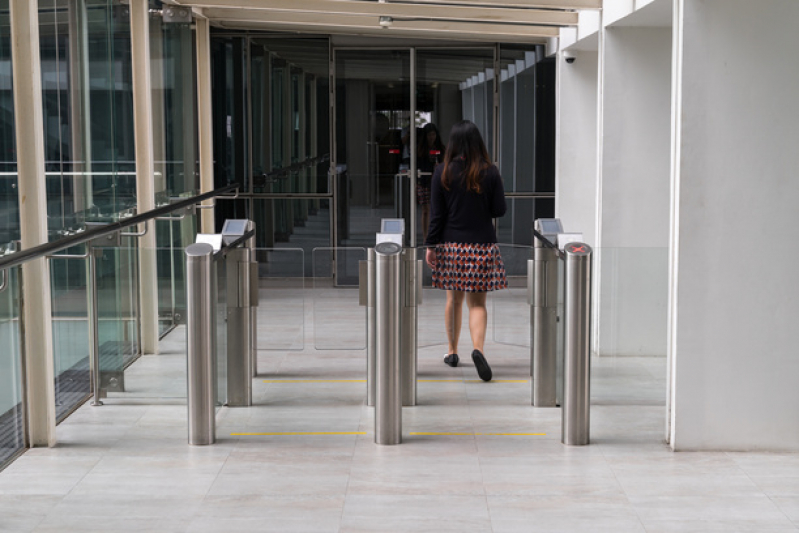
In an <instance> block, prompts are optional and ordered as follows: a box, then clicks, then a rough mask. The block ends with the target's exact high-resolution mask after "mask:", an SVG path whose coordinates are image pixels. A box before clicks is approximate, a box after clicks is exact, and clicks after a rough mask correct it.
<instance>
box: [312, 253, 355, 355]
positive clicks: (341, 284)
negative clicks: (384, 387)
mask: <svg viewBox="0 0 799 533" xmlns="http://www.w3.org/2000/svg"><path fill="white" fill-rule="evenodd" d="M365 260H366V248H315V249H314V250H313V290H312V298H313V329H314V346H315V347H316V349H317V350H365V349H366V307H364V306H361V305H359V291H358V269H359V262H360V261H365ZM334 265H335V272H334Z"/></svg>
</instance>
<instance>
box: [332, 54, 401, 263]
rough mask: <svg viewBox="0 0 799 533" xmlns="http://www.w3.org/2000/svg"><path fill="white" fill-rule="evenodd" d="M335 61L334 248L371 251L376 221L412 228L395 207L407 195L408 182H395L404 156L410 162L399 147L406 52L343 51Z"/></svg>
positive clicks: (378, 226) (377, 226)
mask: <svg viewBox="0 0 799 533" xmlns="http://www.w3.org/2000/svg"><path fill="white" fill-rule="evenodd" d="M335 57H336V98H337V102H336V149H337V154H336V163H337V172H338V175H337V178H336V187H337V188H338V190H337V195H338V200H339V201H338V209H339V211H338V213H337V215H338V227H337V228H336V230H337V234H338V242H337V243H336V244H339V245H342V246H345V247H347V246H372V245H374V242H375V233H376V232H378V231H380V219H381V218H404V219H405V220H406V223H405V227H406V228H410V227H411V225H410V223H409V218H408V217H409V214H410V206H409V204H408V203H407V201H406V202H405V203H404V204H403V203H400V198H410V197H411V191H410V190H409V187H408V181H407V179H405V180H402V181H398V178H397V174H398V173H399V171H400V165H401V164H402V162H403V155H404V154H403V152H405V153H407V154H408V155H407V157H408V161H409V160H410V159H409V158H410V151H409V150H405V149H404V148H406V147H405V146H403V138H405V139H408V138H409V137H408V136H409V130H408V128H409V127H410V122H411V117H410V108H411V100H410V84H409V80H410V50H343V51H337V52H336V56H335ZM406 142H407V141H406ZM408 161H406V163H405V165H406V166H407V165H408ZM398 186H399V187H401V190H398ZM408 233H409V231H406V240H407V235H408Z"/></svg>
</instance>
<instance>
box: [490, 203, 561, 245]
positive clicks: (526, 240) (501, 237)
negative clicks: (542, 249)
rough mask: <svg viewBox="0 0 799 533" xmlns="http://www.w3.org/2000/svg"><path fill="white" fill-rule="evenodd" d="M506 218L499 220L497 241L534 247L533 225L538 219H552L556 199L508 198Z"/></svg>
mask: <svg viewBox="0 0 799 533" xmlns="http://www.w3.org/2000/svg"><path fill="white" fill-rule="evenodd" d="M505 202H506V205H507V206H508V209H507V211H506V212H505V216H503V217H501V218H498V219H496V220H497V240H498V241H499V242H506V243H512V244H517V245H526V246H532V245H533V240H532V239H533V224H534V223H535V220H536V219H538V218H552V217H553V216H554V214H555V199H554V198H552V199H549V198H506V199H505Z"/></svg>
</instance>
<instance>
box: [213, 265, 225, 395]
mask: <svg viewBox="0 0 799 533" xmlns="http://www.w3.org/2000/svg"><path fill="white" fill-rule="evenodd" d="M214 271H215V273H216V287H213V288H212V290H214V291H216V294H217V299H216V405H217V406H222V405H225V404H226V403H227V261H225V258H224V257H223V256H222V255H219V254H218V255H216V256H215V257H214ZM212 294H213V292H212Z"/></svg>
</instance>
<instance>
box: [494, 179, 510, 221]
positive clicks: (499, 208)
mask: <svg viewBox="0 0 799 533" xmlns="http://www.w3.org/2000/svg"><path fill="white" fill-rule="evenodd" d="M491 178H492V179H491V181H492V185H493V187H492V191H491V192H492V197H491V218H499V217H501V216H503V215H504V214H505V211H506V210H507V205H506V204H505V187H504V186H503V185H502V176H500V175H499V170H497V167H491Z"/></svg>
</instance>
